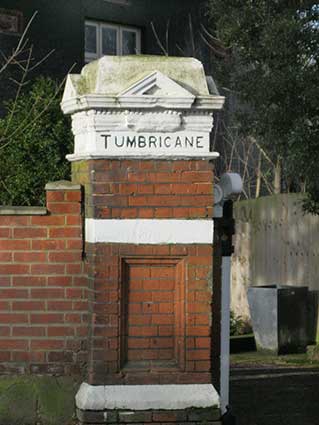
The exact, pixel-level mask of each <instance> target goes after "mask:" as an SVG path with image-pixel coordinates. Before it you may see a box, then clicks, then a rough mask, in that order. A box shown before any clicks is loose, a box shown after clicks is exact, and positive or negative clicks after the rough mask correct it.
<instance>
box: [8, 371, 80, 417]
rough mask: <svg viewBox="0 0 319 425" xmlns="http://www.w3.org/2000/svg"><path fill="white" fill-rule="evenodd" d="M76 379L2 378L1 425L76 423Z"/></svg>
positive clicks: (77, 385)
mask: <svg viewBox="0 0 319 425" xmlns="http://www.w3.org/2000/svg"><path fill="white" fill-rule="evenodd" d="M78 387H79V383H78V382H77V381H76V380H74V379H72V378H66V377H63V378H56V377H51V376H48V377H43V376H42V377H41V376H20V377H3V376H2V377H1V378H0V425H71V424H72V425H73V424H75V413H74V412H75V402H74V397H75V394H76V391H77V389H78Z"/></svg>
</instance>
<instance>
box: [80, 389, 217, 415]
mask: <svg viewBox="0 0 319 425" xmlns="http://www.w3.org/2000/svg"><path fill="white" fill-rule="evenodd" d="M75 400H76V407H77V408H78V409H81V410H97V411H99V410H105V409H128V410H150V409H158V410H178V409H190V408H207V407H212V408H216V409H219V407H220V404H219V395H218V393H217V391H216V390H215V388H214V387H213V385H211V384H201V385H107V386H93V385H89V384H87V383H85V382H84V383H83V384H82V385H81V387H80V389H79V391H78V393H77V394H76V396H75Z"/></svg>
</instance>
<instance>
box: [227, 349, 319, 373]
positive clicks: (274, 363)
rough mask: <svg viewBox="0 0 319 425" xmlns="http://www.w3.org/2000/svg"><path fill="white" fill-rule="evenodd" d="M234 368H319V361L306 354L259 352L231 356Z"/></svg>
mask: <svg viewBox="0 0 319 425" xmlns="http://www.w3.org/2000/svg"><path fill="white" fill-rule="evenodd" d="M230 363H231V366H232V367H298V368H312V369H313V368H319V360H310V359H309V357H308V355H307V354H306V353H302V354H285V355H279V356H276V355H274V354H266V353H260V352H257V351H254V352H246V353H236V354H231V356H230Z"/></svg>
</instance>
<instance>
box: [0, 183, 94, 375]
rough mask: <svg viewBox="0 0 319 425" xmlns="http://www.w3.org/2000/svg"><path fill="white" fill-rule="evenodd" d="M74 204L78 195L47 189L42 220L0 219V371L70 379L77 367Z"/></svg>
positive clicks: (81, 278) (82, 343) (78, 257)
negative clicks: (51, 375)
mask: <svg viewBox="0 0 319 425" xmlns="http://www.w3.org/2000/svg"><path fill="white" fill-rule="evenodd" d="M81 199H82V196H81V191H80V190H72V189H71V190H48V191H47V214H46V215H41V216H36V215H24V216H20V215H7V216H6V215H0V361H1V362H2V363H1V365H0V371H1V372H2V373H30V372H31V373H32V372H34V373H49V374H52V373H59V374H69V373H80V372H81V369H82V368H83V364H84V362H85V360H86V335H87V322H86V320H87V279H86V274H85V271H84V266H85V264H84V262H83V261H82V245H83V242H82V216H81ZM73 266H74V267H73Z"/></svg>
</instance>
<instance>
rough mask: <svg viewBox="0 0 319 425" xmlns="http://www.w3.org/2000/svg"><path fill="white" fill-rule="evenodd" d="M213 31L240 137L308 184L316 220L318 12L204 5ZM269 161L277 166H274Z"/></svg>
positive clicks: (300, 4)
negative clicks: (234, 98) (236, 103)
mask: <svg viewBox="0 0 319 425" xmlns="http://www.w3.org/2000/svg"><path fill="white" fill-rule="evenodd" d="M208 5H209V14H210V17H211V25H212V29H213V30H214V32H215V34H216V36H217V37H218V39H220V40H221V41H222V42H223V43H224V45H225V46H227V47H229V51H230V52H231V54H230V56H229V57H228V60H227V61H226V62H225V61H224V62H223V63H222V64H219V67H218V66H217V67H216V69H217V70H218V69H219V68H221V70H222V72H220V75H219V78H220V79H221V80H222V83H223V84H224V85H227V86H228V88H230V89H231V90H232V91H233V92H235V93H236V94H238V96H239V98H240V100H241V102H242V105H249V107H248V108H243V107H242V108H241V112H242V114H241V117H240V119H239V121H240V126H241V130H242V131H243V132H244V133H245V134H250V135H253V136H254V137H256V138H257V140H258V141H259V143H261V144H262V145H263V146H264V147H265V148H266V149H267V151H268V152H271V154H272V157H273V160H276V157H278V156H279V157H281V158H283V159H284V167H285V172H286V174H287V175H288V177H289V178H291V179H298V181H299V183H302V184H303V183H304V184H305V185H306V190H307V192H308V196H309V200H308V202H307V208H308V210H310V211H312V212H317V213H319V185H318V177H317V176H318V174H319V138H318V128H319V127H318V123H319V107H318V87H319V66H318V60H319V57H318V56H319V6H318V5H314V2H309V1H302V0H300V1H290V2H283V1H278V0H257V1H253V0H208ZM274 162H275V161H274Z"/></svg>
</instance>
